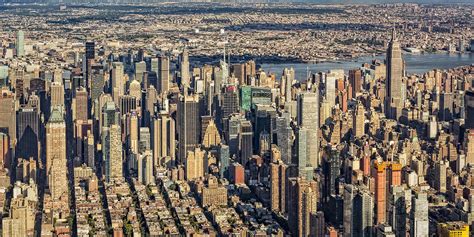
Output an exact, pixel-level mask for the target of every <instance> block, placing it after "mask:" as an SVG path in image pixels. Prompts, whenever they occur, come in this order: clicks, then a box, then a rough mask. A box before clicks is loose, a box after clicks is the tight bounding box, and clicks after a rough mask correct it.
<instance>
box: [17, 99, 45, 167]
mask: <svg viewBox="0 0 474 237" xmlns="http://www.w3.org/2000/svg"><path fill="white" fill-rule="evenodd" d="M39 132H40V130H39V115H38V111H37V109H36V108H21V109H20V110H19V111H18V112H17V133H18V142H17V152H16V154H15V155H16V157H21V158H25V159H29V158H30V157H31V158H33V159H35V160H37V159H38V157H39V156H38V155H39V153H38V152H39V150H38V149H39V144H38V142H39V139H40V137H39V135H40V134H39Z"/></svg>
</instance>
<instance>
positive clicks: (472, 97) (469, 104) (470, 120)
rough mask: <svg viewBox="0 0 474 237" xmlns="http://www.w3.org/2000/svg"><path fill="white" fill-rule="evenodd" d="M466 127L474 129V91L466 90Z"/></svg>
mask: <svg viewBox="0 0 474 237" xmlns="http://www.w3.org/2000/svg"><path fill="white" fill-rule="evenodd" d="M464 107H465V108H464V111H465V114H464V116H465V118H464V121H465V122H464V127H465V128H466V129H474V91H473V90H466V93H465V94H464Z"/></svg>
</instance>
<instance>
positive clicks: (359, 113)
mask: <svg viewBox="0 0 474 237" xmlns="http://www.w3.org/2000/svg"><path fill="white" fill-rule="evenodd" d="M352 131H353V134H354V136H355V137H359V138H360V137H362V136H363V135H364V134H365V108H364V105H362V103H361V102H359V103H358V104H357V108H356V111H355V114H354V115H353V124H352Z"/></svg>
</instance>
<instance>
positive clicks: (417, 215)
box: [410, 192, 429, 237]
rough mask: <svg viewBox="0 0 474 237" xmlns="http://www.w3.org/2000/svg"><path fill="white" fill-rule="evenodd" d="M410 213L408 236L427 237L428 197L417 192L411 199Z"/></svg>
mask: <svg viewBox="0 0 474 237" xmlns="http://www.w3.org/2000/svg"><path fill="white" fill-rule="evenodd" d="M411 203H412V207H411V213H410V236H419V237H428V236H429V232H428V231H429V220H428V197H427V194H426V193H424V192H419V193H417V194H416V195H415V196H413V198H412V201H411Z"/></svg>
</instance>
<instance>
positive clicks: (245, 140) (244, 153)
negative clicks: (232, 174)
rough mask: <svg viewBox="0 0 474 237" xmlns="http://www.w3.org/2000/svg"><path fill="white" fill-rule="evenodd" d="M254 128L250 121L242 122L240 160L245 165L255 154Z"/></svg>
mask: <svg viewBox="0 0 474 237" xmlns="http://www.w3.org/2000/svg"><path fill="white" fill-rule="evenodd" d="M253 136H254V134H253V129H252V123H251V122H250V121H247V120H245V121H242V122H241V124H240V162H241V164H242V165H243V166H244V167H245V165H246V164H247V162H248V161H249V160H250V158H251V157H252V154H253Z"/></svg>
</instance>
